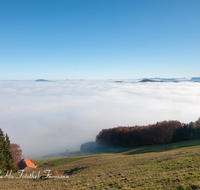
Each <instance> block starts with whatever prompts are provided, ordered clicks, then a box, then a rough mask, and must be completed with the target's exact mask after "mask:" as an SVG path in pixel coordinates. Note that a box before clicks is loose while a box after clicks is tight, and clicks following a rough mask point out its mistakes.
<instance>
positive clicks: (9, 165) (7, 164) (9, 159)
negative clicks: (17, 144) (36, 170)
mask: <svg viewBox="0 0 200 190" xmlns="http://www.w3.org/2000/svg"><path fill="white" fill-rule="evenodd" d="M4 157H5V161H4V168H6V169H7V170H12V169H14V165H13V163H14V159H13V156H12V152H11V150H10V140H9V137H8V135H7V134H6V137H5V141H4Z"/></svg>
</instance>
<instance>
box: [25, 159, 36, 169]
mask: <svg viewBox="0 0 200 190" xmlns="http://www.w3.org/2000/svg"><path fill="white" fill-rule="evenodd" d="M24 161H25V163H26V166H27V167H29V168H36V166H35V164H34V163H33V162H31V161H30V160H28V159H24Z"/></svg>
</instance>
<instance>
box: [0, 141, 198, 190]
mask: <svg viewBox="0 0 200 190" xmlns="http://www.w3.org/2000/svg"><path fill="white" fill-rule="evenodd" d="M37 164H39V165H41V166H43V167H45V168H43V167H42V168H41V169H40V172H41V173H43V172H44V170H46V169H49V170H51V171H52V172H53V171H57V172H58V173H59V174H60V175H65V176H69V178H68V179H46V180H45V179H0V189H183V190H184V189H187V190H189V189H200V140H195V141H187V142H180V143H173V144H170V145H154V146H144V147H139V148H135V149H129V150H126V151H124V152H120V153H113V154H112V153H109V154H101V155H95V156H86V157H84V156H83V157H73V158H57V159H55V158H54V159H44V160H37ZM37 172H38V171H35V173H37ZM15 175H16V174H15Z"/></svg>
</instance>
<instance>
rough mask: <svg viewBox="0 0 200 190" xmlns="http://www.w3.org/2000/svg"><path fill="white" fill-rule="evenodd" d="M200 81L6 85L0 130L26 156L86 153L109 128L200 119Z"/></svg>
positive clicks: (2, 85) (1, 87) (0, 92)
mask: <svg viewBox="0 0 200 190" xmlns="http://www.w3.org/2000/svg"><path fill="white" fill-rule="evenodd" d="M199 105H200V83H194V82H180V83H173V82H162V83H159V82H157V83H134V82H132V81H131V80H127V81H125V82H120V83H116V82H114V81H112V80H103V81H89V80H88V81H85V80H68V81H51V82H34V81H0V128H2V130H3V131H4V132H5V133H8V135H9V137H10V140H11V143H17V144H19V145H20V146H21V148H22V150H23V155H25V157H26V158H36V157H40V156H44V155H46V154H53V153H59V152H63V151H65V150H66V149H68V150H69V151H77V150H79V149H80V145H81V143H84V142H87V141H94V140H95V137H96V135H97V134H98V133H99V131H101V130H102V129H103V128H112V127H117V126H133V125H146V124H150V123H156V122H157V121H163V120H179V121H181V122H185V123H188V122H190V121H195V120H197V119H198V118H199V117H200V109H199Z"/></svg>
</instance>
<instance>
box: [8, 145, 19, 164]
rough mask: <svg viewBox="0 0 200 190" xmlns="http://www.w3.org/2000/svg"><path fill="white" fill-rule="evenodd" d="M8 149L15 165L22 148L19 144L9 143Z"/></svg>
mask: <svg viewBox="0 0 200 190" xmlns="http://www.w3.org/2000/svg"><path fill="white" fill-rule="evenodd" d="M10 150H11V152H12V156H13V159H14V164H15V165H17V163H18V162H19V161H20V160H21V159H22V150H21V148H20V146H19V145H18V144H15V143H12V144H10Z"/></svg>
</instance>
